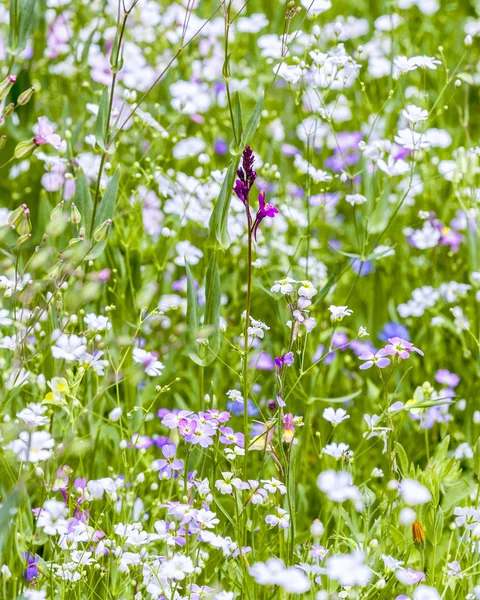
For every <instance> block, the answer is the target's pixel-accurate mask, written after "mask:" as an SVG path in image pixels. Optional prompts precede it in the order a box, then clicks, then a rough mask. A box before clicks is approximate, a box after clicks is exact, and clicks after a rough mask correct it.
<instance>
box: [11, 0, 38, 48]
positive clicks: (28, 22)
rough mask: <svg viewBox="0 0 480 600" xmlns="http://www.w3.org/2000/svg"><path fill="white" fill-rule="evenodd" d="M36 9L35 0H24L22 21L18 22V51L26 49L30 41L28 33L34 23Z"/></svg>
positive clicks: (21, 14)
mask: <svg viewBox="0 0 480 600" xmlns="http://www.w3.org/2000/svg"><path fill="white" fill-rule="evenodd" d="M34 10H35V0H24V2H23V5H22V9H21V12H20V22H19V24H18V42H17V47H16V49H15V50H16V52H17V53H19V52H22V51H23V50H25V48H26V46H27V41H28V35H29V33H30V30H31V28H32V25H33V13H34Z"/></svg>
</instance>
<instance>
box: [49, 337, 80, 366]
mask: <svg viewBox="0 0 480 600" xmlns="http://www.w3.org/2000/svg"><path fill="white" fill-rule="evenodd" d="M85 343H86V340H85V338H83V337H79V336H78V335H75V334H72V335H67V334H66V333H62V334H60V335H59V336H58V338H57V339H56V340H55V345H54V346H52V354H53V358H59V359H63V360H66V361H67V362H73V361H79V362H81V361H82V360H83V357H84V356H85V352H86V351H87V347H86V345H85Z"/></svg>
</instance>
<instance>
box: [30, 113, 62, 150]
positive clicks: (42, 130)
mask: <svg viewBox="0 0 480 600" xmlns="http://www.w3.org/2000/svg"><path fill="white" fill-rule="evenodd" d="M33 143H34V144H35V145H36V146H43V145H44V144H50V145H51V146H53V147H54V148H55V149H56V150H59V149H60V146H61V144H62V138H61V137H60V136H59V135H58V133H53V127H52V126H51V125H50V123H49V122H48V121H47V119H46V118H45V117H40V118H39V119H38V126H37V135H36V136H35V137H34V138H33Z"/></svg>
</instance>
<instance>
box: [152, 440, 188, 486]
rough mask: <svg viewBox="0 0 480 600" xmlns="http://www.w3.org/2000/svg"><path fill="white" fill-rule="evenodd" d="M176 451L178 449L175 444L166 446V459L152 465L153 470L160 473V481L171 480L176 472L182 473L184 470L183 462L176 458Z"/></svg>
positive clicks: (164, 451)
mask: <svg viewBox="0 0 480 600" xmlns="http://www.w3.org/2000/svg"><path fill="white" fill-rule="evenodd" d="M176 450H177V447H176V446H175V444H166V445H165V446H163V447H162V454H163V456H164V458H160V459H158V460H155V461H154V462H153V463H152V468H153V469H154V470H155V471H158V478H159V479H171V477H172V474H173V472H174V471H181V470H182V469H183V460H179V459H176V458H175V452H176Z"/></svg>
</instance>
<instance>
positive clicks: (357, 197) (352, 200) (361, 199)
mask: <svg viewBox="0 0 480 600" xmlns="http://www.w3.org/2000/svg"><path fill="white" fill-rule="evenodd" d="M345 200H346V201H347V202H348V203H349V204H351V205H352V206H356V205H359V204H365V202H366V201H367V199H366V198H365V196H362V194H347V195H346V196H345Z"/></svg>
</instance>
